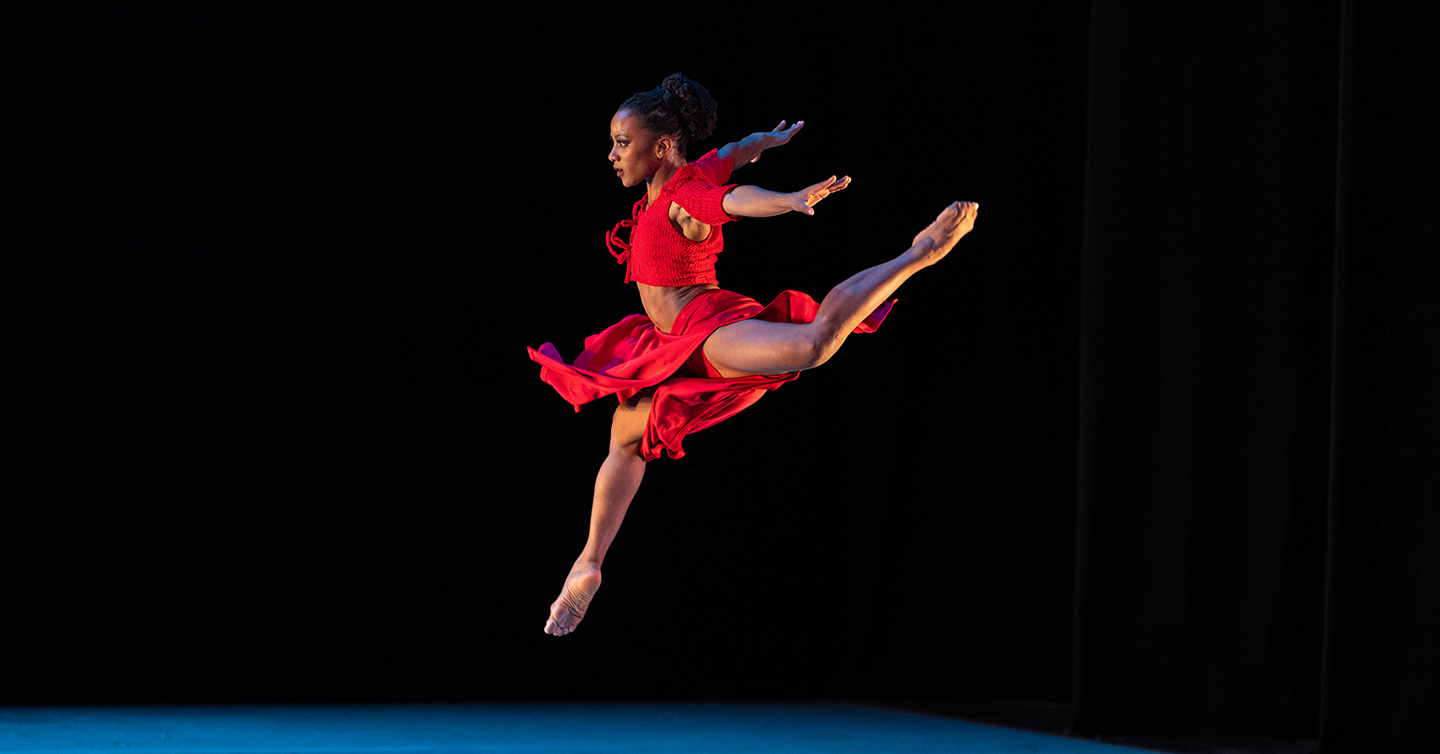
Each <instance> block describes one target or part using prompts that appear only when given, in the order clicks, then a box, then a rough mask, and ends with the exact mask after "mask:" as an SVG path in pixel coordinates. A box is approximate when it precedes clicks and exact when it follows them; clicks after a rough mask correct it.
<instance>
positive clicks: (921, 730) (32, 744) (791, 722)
mask: <svg viewBox="0 0 1440 754" xmlns="http://www.w3.org/2000/svg"><path fill="white" fill-rule="evenodd" d="M0 751H3V752H26V753H27V754H90V753H92V752H107V753H108V754H114V753H115V752H125V754H145V753H148V752H156V753H157V754H170V753H172V752H237V753H239V752H264V753H266V754H268V753H270V752H324V753H325V754H344V753H345V752H416V753H418V752H447V753H457V754H458V753H460V752H527V753H540V752H568V753H574V752H582V753H583V752H634V753H635V754H652V753H654V754H660V753H661V752H665V753H671V752H675V753H678V754H710V753H711V752H717V753H718V752H766V753H772V752H773V753H775V754H790V753H796V754H798V753H799V752H807V753H808V752H862V753H864V754H870V753H871V752H874V753H877V754H878V753H879V752H962V753H963V754H998V753H999V752H1007V753H1009V752H1040V753H1042V754H1048V753H1050V752H1057V753H1058V752H1067V753H1068V752H1090V753H1091V754H1112V753H1113V754H1119V752H1138V751H1142V750H1140V749H1132V748H1128V747H1124V746H1112V745H1106V744H1098V743H1091V742H1089V741H1078V740H1072V739H1067V738H1063V737H1059V736H1048V735H1044V734H1040V733H1027V732H1024V731H1018V730H1011V729H1008V728H999V727H994V726H989V725H980V724H977V723H968V722H963V721H960V720H950V719H945V718H939V717H928V716H925V715H918V714H913V713H908V712H896V711H892V710H883V709H875V708H871V707H862V706H850V705H843V704H473V705H426V706H419V705H417V706H314V707H309V706H293V707H115V708H104V707H88V708H17V709H0Z"/></svg>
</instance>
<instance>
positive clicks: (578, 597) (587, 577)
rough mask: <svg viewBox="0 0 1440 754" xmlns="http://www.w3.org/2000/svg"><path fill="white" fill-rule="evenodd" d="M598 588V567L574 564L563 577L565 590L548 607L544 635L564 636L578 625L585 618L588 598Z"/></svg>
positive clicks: (588, 604) (588, 602) (591, 564)
mask: <svg viewBox="0 0 1440 754" xmlns="http://www.w3.org/2000/svg"><path fill="white" fill-rule="evenodd" d="M599 588H600V567H599V566H597V565H595V564H594V563H576V564H575V567H574V568H572V569H570V575H569V576H566V577H565V588H564V589H561V590H560V598H559V599H557V600H555V603H554V604H552V605H551V606H550V619H549V620H547V621H545V633H547V634H553V635H555V636H564V635H565V634H568V633H570V632H571V631H574V630H575V627H576V626H578V625H580V619H581V618H584V617H585V608H587V607H589V606H590V598H591V597H594V596H595V590H596V589H599Z"/></svg>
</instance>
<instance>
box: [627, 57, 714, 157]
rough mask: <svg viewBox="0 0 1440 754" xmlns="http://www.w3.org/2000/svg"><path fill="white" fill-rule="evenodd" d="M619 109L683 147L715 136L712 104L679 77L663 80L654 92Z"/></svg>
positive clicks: (693, 84) (640, 95)
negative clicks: (680, 141)
mask: <svg viewBox="0 0 1440 754" xmlns="http://www.w3.org/2000/svg"><path fill="white" fill-rule="evenodd" d="M620 109H622V110H629V111H631V112H633V113H635V114H637V115H640V116H641V122H642V124H643V125H644V127H645V128H646V129H647V130H650V131H652V132H654V133H657V134H670V135H673V136H678V137H680V139H681V140H682V141H684V142H685V143H686V144H688V143H689V142H690V141H699V140H701V139H704V138H706V137H708V136H709V135H710V134H712V133H714V132H715V122H716V120H717V117H716V111H717V107H716V105H715V100H714V99H712V98H711V97H710V92H709V91H708V90H706V89H705V87H703V86H701V85H700V84H698V83H696V82H695V81H692V80H691V79H688V78H686V77H685V75H684V74H682V73H672V74H670V75H669V76H666V77H665V80H664V81H661V82H660V85H659V86H657V87H655V88H654V89H652V90H650V91H648V92H640V93H638V94H636V95H634V96H632V97H630V98H629V99H627V100H625V102H624V103H623V104H621V106H620Z"/></svg>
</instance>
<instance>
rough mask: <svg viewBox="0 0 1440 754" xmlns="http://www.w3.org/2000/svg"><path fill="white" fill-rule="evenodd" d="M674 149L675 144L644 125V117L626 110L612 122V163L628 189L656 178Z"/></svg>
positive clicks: (620, 112) (619, 113)
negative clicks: (657, 172)
mask: <svg viewBox="0 0 1440 754" xmlns="http://www.w3.org/2000/svg"><path fill="white" fill-rule="evenodd" d="M673 149H674V141H673V140H672V139H670V138H669V137H667V136H657V135H656V134H654V133H653V132H651V131H649V130H647V129H645V128H644V127H643V126H641V125H640V116H638V115H631V114H630V113H629V112H628V111H626V110H621V111H619V112H617V113H615V117H614V118H612V119H611V120H610V164H611V165H613V166H614V168H615V173H616V175H618V176H619V177H620V183H621V184H623V185H624V186H625V187H626V188H630V187H631V186H638V185H640V184H641V183H644V182H645V181H647V180H649V179H650V178H653V177H654V176H655V171H656V170H658V169H659V168H660V165H661V163H663V162H664V161H665V158H666V157H668V156H669V154H670V153H671V152H672V151H673Z"/></svg>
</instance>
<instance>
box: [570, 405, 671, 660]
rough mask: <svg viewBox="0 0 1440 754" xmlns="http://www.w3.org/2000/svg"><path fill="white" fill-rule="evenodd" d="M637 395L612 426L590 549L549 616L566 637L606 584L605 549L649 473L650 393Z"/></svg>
mask: <svg viewBox="0 0 1440 754" xmlns="http://www.w3.org/2000/svg"><path fill="white" fill-rule="evenodd" d="M651 392H653V391H647V392H644V393H642V394H641V395H638V396H636V397H635V398H633V399H632V400H631V401H630V402H628V403H622V404H620V407H619V408H617V409H616V410H615V419H614V421H612V422H611V425H610V454H609V455H607V456H606V457H605V462H604V463H602V464H601V465H600V473H599V474H598V475H597V476H596V477H595V499H594V502H593V503H592V504H591V508H590V537H589V539H587V540H586V542H585V549H584V550H582V551H581V552H580V557H578V558H576V559H575V564H574V565H573V566H571V567H570V575H569V576H567V577H566V578H565V586H564V588H562V589H561V590H560V597H559V598H558V599H556V600H555V602H554V603H553V604H551V605H550V618H549V619H548V620H546V621H545V633H547V634H554V635H555V636H564V635H565V634H568V633H570V632H571V631H574V630H575V627H576V626H578V625H579V624H580V620H581V619H582V618H584V617H585V610H586V608H588V607H589V606H590V599H591V598H592V597H594V596H595V590H597V589H599V588H600V564H601V563H602V562H604V560H605V552H606V551H607V550H609V549H610V543H611V542H613V541H614V540H615V533H616V532H617V531H619V530H620V523H621V522H622V521H624V520H625V511H626V509H628V508H629V507H630V501H631V499H633V498H634V497H635V491H636V490H637V489H639V488H640V480H641V479H642V478H643V477H644V476H645V461H643V460H641V458H640V438H641V436H642V434H643V433H644V431H645V420H646V418H647V417H648V416H649V415H650V393H651Z"/></svg>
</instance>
